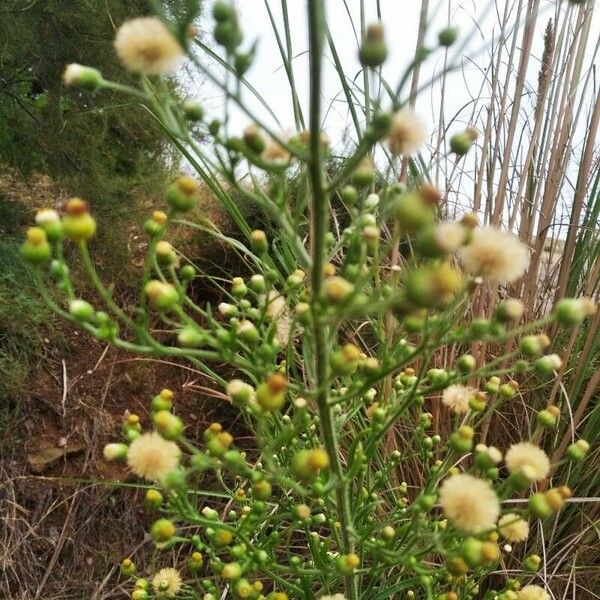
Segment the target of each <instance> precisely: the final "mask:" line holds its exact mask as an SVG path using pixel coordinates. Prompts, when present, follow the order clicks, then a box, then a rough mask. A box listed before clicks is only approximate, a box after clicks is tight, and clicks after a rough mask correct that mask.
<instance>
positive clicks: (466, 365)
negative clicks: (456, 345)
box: [456, 354, 477, 373]
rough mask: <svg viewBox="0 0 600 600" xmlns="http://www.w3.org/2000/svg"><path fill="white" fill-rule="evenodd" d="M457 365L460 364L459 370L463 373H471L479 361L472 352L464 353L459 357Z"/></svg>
mask: <svg viewBox="0 0 600 600" xmlns="http://www.w3.org/2000/svg"><path fill="white" fill-rule="evenodd" d="M456 365H457V366H458V369H459V371H461V372H462V373H470V372H471V371H474V370H475V367H476V366H477V361H476V360H475V357H474V356H472V355H471V354H464V355H463V356H461V357H460V358H459V359H458V361H457V363H456Z"/></svg>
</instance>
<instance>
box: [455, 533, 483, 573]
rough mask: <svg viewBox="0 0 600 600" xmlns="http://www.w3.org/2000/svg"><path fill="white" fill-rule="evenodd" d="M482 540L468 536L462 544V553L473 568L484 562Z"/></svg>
mask: <svg viewBox="0 0 600 600" xmlns="http://www.w3.org/2000/svg"><path fill="white" fill-rule="evenodd" d="M481 547H482V542H481V541H480V540H478V539H476V538H467V539H466V540H465V541H464V542H463V543H462V544H461V546H460V550H459V551H460V555H461V556H462V558H464V559H465V561H466V563H467V564H468V565H469V567H471V568H475V567H478V566H479V565H480V564H481V562H482V556H481Z"/></svg>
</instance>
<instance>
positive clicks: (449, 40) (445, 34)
mask: <svg viewBox="0 0 600 600" xmlns="http://www.w3.org/2000/svg"><path fill="white" fill-rule="evenodd" d="M457 38H458V29H457V28H456V27H445V28H444V29H442V30H441V31H440V32H439V33H438V41H439V43H440V46H443V47H444V48H449V47H450V46H452V44H454V42H456V39H457Z"/></svg>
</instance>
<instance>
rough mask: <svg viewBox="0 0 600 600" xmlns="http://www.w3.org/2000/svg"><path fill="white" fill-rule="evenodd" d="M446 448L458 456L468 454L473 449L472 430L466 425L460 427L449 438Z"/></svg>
mask: <svg viewBox="0 0 600 600" xmlns="http://www.w3.org/2000/svg"><path fill="white" fill-rule="evenodd" d="M448 446H449V447H450V448H452V450H454V451H455V452H458V453H460V454H463V453H465V452H469V450H471V448H472V447H473V429H472V428H471V427H469V426H468V425H463V426H462V427H460V428H459V430H458V431H455V432H454V433H453V434H452V435H451V436H450V440H449V441H448Z"/></svg>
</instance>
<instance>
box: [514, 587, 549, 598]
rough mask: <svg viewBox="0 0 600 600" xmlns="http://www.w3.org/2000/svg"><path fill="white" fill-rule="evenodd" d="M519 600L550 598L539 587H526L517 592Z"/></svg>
mask: <svg viewBox="0 0 600 600" xmlns="http://www.w3.org/2000/svg"><path fill="white" fill-rule="evenodd" d="M517 598H518V600H550V596H549V595H548V593H547V592H546V590H544V588H541V587H540V586H539V585H526V586H525V587H524V588H521V589H520V590H519V591H518V592H517Z"/></svg>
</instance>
